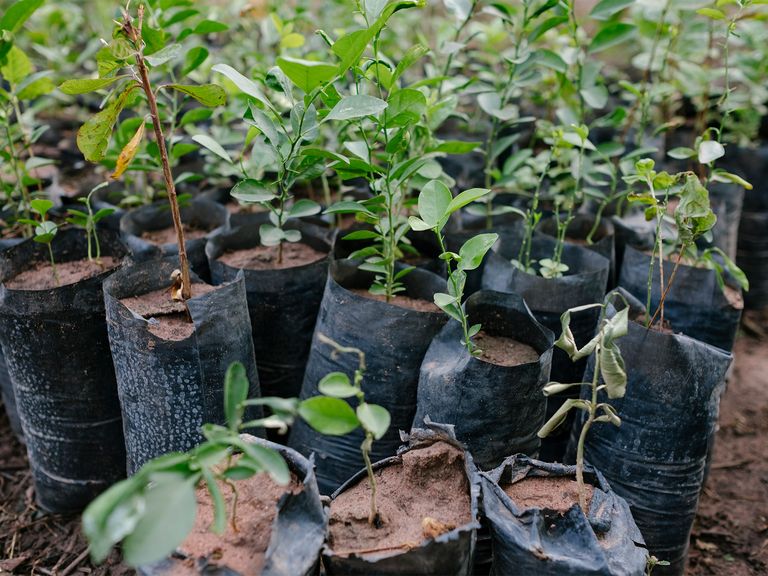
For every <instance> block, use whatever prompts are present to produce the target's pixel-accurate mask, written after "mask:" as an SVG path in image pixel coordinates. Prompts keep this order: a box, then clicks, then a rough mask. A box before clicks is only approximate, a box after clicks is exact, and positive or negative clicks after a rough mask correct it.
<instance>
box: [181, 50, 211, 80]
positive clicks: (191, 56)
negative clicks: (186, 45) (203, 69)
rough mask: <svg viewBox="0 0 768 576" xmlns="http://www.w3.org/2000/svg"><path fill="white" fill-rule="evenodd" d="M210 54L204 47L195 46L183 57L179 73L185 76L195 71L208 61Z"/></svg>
mask: <svg viewBox="0 0 768 576" xmlns="http://www.w3.org/2000/svg"><path fill="white" fill-rule="evenodd" d="M209 55H210V52H209V51H208V49H207V48H205V47H204V46H195V47H194V48H192V49H190V50H189V52H187V54H186V55H185V56H184V67H183V68H182V69H181V73H182V74H183V75H184V76H186V75H187V74H189V73H190V72H192V71H194V70H197V68H199V67H200V65H201V64H202V63H203V62H205V61H206V60H207V59H208V56H209Z"/></svg>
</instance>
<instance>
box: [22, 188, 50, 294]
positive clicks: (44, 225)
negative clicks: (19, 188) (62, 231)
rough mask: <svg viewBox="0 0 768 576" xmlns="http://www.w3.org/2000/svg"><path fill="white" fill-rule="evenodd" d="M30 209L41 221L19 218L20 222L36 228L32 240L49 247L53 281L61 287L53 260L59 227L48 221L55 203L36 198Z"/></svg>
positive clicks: (30, 204)
mask: <svg viewBox="0 0 768 576" xmlns="http://www.w3.org/2000/svg"><path fill="white" fill-rule="evenodd" d="M29 207H30V209H31V211H32V212H34V213H35V214H37V216H38V218H39V220H32V219H31V218H19V222H20V223H22V224H27V225H29V226H32V227H34V229H35V235H34V236H33V237H32V239H33V240H34V241H35V242H38V243H40V244H45V245H46V246H47V247H48V255H49V257H50V260H51V270H52V271H53V279H54V281H55V282H56V286H58V285H59V273H58V271H57V270H56V261H55V260H54V258H53V247H52V244H53V239H54V238H55V237H56V233H57V232H58V231H59V226H58V224H56V222H53V221H51V220H48V219H47V214H48V211H49V210H50V209H51V208H53V202H51V201H50V200H45V199H43V198H35V199H34V200H31V201H30V203H29Z"/></svg>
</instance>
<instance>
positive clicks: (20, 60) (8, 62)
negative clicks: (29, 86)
mask: <svg viewBox="0 0 768 576" xmlns="http://www.w3.org/2000/svg"><path fill="white" fill-rule="evenodd" d="M34 71H35V68H34V66H32V62H31V61H30V60H29V58H28V57H27V55H26V54H25V53H24V51H23V50H22V49H21V48H19V47H18V46H15V45H14V46H11V49H10V50H9V52H8V54H7V55H6V57H5V64H3V65H2V66H0V75H2V77H3V78H4V79H5V80H7V81H8V82H10V83H11V84H18V83H19V82H21V81H22V80H24V78H26V77H27V76H29V75H30V74H32V72H34Z"/></svg>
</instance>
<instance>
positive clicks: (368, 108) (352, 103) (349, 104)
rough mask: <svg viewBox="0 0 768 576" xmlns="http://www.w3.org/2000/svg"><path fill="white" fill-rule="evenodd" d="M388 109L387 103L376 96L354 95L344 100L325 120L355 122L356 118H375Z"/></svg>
mask: <svg viewBox="0 0 768 576" xmlns="http://www.w3.org/2000/svg"><path fill="white" fill-rule="evenodd" d="M386 107H387V103H386V102H384V100H382V99H380V98H376V97H375V96H367V95H365V94H353V95H352V96H345V97H344V98H342V99H341V101H340V102H339V103H338V104H336V106H334V107H333V110H331V111H330V112H329V113H328V116H326V117H325V118H326V120H353V119H355V118H364V117H365V116H374V115H376V114H378V113H379V112H381V111H382V110H384V109H385V108H386Z"/></svg>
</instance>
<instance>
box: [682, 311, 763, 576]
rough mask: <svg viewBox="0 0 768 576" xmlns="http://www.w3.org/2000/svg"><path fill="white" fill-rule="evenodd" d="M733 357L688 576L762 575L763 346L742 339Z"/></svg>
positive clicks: (748, 339) (760, 342)
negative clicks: (733, 360) (732, 366)
mask: <svg viewBox="0 0 768 576" xmlns="http://www.w3.org/2000/svg"><path fill="white" fill-rule="evenodd" d="M766 326H768V324H767V325H764V327H766ZM734 355H735V363H734V368H733V374H732V375H731V377H730V379H729V381H728V388H727V390H726V392H725V394H724V396H723V399H722V401H721V404H720V426H719V430H718V432H717V437H716V440H715V451H714V455H713V459H712V468H711V471H710V474H709V478H708V480H707V483H706V485H705V486H704V492H703V494H702V496H701V500H700V501H699V510H698V515H697V517H696V522H695V524H694V526H693V533H692V535H691V551H690V560H689V567H688V574H689V576H725V575H728V576H757V575H758V574H759V575H763V576H764V575H765V574H768V340H757V339H753V338H747V337H743V336H742V337H741V338H739V339H738V340H737V341H736V346H735V348H734Z"/></svg>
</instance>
